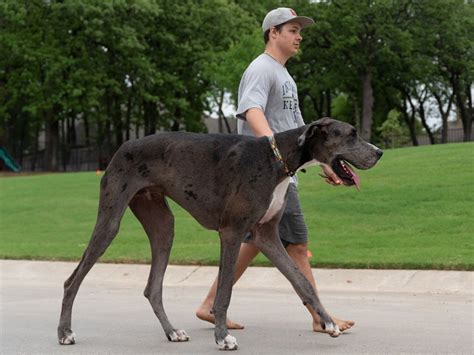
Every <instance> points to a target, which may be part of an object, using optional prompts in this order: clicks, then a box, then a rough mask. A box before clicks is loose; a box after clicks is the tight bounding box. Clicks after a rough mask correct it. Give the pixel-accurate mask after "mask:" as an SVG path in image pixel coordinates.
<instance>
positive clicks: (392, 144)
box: [383, 128, 474, 148]
mask: <svg viewBox="0 0 474 355" xmlns="http://www.w3.org/2000/svg"><path fill="white" fill-rule="evenodd" d="M433 137H434V141H435V144H439V143H441V132H436V133H434V134H433ZM416 140H417V142H418V145H430V144H431V142H430V137H429V136H428V134H426V133H424V134H418V135H417V136H416ZM463 141H464V130H463V129H462V128H455V129H450V130H448V132H447V142H446V143H460V142H463ZM470 141H474V130H473V131H472V132H471V137H470ZM383 145H384V148H402V147H412V146H413V141H412V140H411V138H410V137H409V136H406V135H403V136H401V135H393V136H390V137H389V138H388V139H386V140H385V141H384V142H383Z"/></svg>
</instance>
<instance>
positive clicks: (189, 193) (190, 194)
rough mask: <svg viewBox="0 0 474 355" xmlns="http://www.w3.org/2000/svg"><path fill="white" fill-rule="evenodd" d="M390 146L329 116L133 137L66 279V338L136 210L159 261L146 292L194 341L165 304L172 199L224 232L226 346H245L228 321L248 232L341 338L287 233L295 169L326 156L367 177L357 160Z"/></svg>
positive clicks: (221, 298)
mask: <svg viewBox="0 0 474 355" xmlns="http://www.w3.org/2000/svg"><path fill="white" fill-rule="evenodd" d="M381 156H382V151H381V150H380V149H378V148H377V147H375V146H373V145H371V144H369V143H367V142H365V141H364V140H362V139H361V138H360V137H359V136H358V135H357V132H356V130H355V129H354V127H353V126H351V125H349V124H347V123H344V122H340V121H336V120H333V119H331V118H322V119H320V120H318V121H315V122H313V123H311V124H309V125H306V126H303V127H300V128H296V129H293V130H289V131H286V132H282V133H278V134H275V136H274V137H273V139H271V138H268V137H262V138H255V137H250V136H242V135H232V134H196V133H184V132H163V133H158V134H155V135H151V136H147V137H144V138H141V139H137V140H131V141H128V142H126V143H124V144H123V145H122V146H121V147H120V148H119V149H118V151H117V152H116V153H115V155H114V157H113V158H112V161H111V162H110V164H109V166H108V167H107V170H106V171H105V174H104V176H103V177H102V180H101V183H100V200H99V211H98V216H97V222H96V225H95V229H94V231H93V233H92V237H91V240H90V241H89V245H88V246H87V248H86V250H85V252H84V254H83V256H82V259H81V261H80V262H79V265H78V266H77V268H76V269H75V270H74V272H73V273H72V275H71V276H70V277H69V278H68V279H67V280H66V282H65V283H64V298H63V302H62V310H61V318H60V321H59V326H58V338H59V343H60V344H74V343H75V338H74V333H73V331H72V330H71V313H72V306H73V302H74V299H75V297H76V294H77V291H78V289H79V286H80V285H81V282H82V281H83V279H84V277H85V276H86V274H87V273H88V272H89V270H90V269H91V268H92V266H93V265H94V263H95V262H96V261H97V260H98V259H99V257H100V256H101V255H102V254H103V253H104V252H105V250H106V249H107V247H108V246H109V245H110V243H111V242H112V240H113V239H114V237H115V236H116V235H117V233H118V230H119V227H120V221H121V219H122V216H123V214H124V212H125V210H126V208H127V206H129V207H130V209H131V210H132V212H133V213H134V214H135V216H136V217H137V218H138V220H139V221H140V222H141V224H142V225H143V228H144V229H145V232H146V234H147V235H148V238H149V240H150V245H151V252H152V261H151V270H150V275H149V279H148V283H147V286H146V288H145V292H144V294H145V297H147V298H148V299H149V301H150V303H151V306H152V308H153V311H154V312H155V314H156V316H157V317H158V319H159V321H160V322H161V325H162V327H163V330H164V332H165V334H166V336H167V337H168V339H169V340H170V341H172V342H180V341H188V340H189V336H188V335H187V334H186V332H185V331H184V330H181V329H177V328H175V327H174V326H173V325H171V323H170V321H169V320H168V317H167V315H166V313H165V310H164V308H163V302H162V289H163V277H164V273H165V270H166V267H167V264H168V259H169V255H170V251H171V246H172V243H173V235H174V230H173V229H174V218H173V214H172V213H171V210H170V208H169V206H168V203H167V201H166V197H169V198H171V199H172V200H174V201H175V202H177V203H178V204H179V205H180V206H182V207H183V208H184V209H186V210H187V211H188V212H189V213H190V214H191V215H192V216H193V217H194V218H195V219H196V220H197V221H198V222H199V223H200V224H201V225H202V226H204V227H205V228H207V229H212V230H216V231H218V232H219V236H220V240H221V254H220V256H221V257H220V266H219V276H218V288H217V295H216V299H215V303H214V306H213V314H214V315H215V319H216V325H215V340H216V343H217V344H218V347H219V349H222V350H234V349H237V341H236V339H235V337H233V336H232V335H230V334H229V332H228V330H227V327H226V316H227V308H228V306H229V302H230V298H231V293H232V281H233V275H234V269H235V263H236V260H237V256H238V253H239V248H240V244H241V242H242V240H243V239H244V237H245V236H246V235H248V233H249V232H250V234H251V236H252V237H251V238H252V241H253V243H255V245H256V246H257V247H258V248H259V249H260V250H261V251H262V252H263V254H265V255H266V256H267V257H268V259H270V261H271V262H272V263H273V264H274V265H275V266H276V267H277V268H278V269H279V270H280V271H281V272H282V273H283V275H285V276H286V277H287V279H288V280H289V281H290V282H291V284H292V285H293V287H294V289H295V291H296V292H297V294H298V295H299V297H300V298H301V300H302V301H303V304H305V305H306V304H308V305H310V306H311V307H312V308H313V309H314V310H315V311H316V312H317V313H318V314H319V316H320V318H321V326H322V327H323V328H324V329H325V330H326V331H327V332H328V333H329V334H330V335H331V336H333V337H336V336H338V335H339V334H340V331H339V329H338V327H337V325H336V324H335V323H334V322H333V320H332V319H331V317H330V316H329V315H328V313H327V312H326V310H325V309H324V307H323V306H322V304H321V302H320V300H319V298H318V295H317V294H316V292H315V290H314V289H313V287H312V286H311V284H310V283H309V281H308V280H307V279H306V278H305V276H304V275H303V274H302V273H301V272H300V271H299V270H298V268H297V267H296V266H295V264H294V263H293V261H292V260H291V258H290V257H289V256H288V254H287V252H286V251H285V249H284V248H283V245H282V243H281V241H280V239H279V236H278V223H279V221H280V218H281V215H282V213H283V209H284V205H285V197H286V191H287V187H288V184H289V180H290V176H292V175H293V174H294V173H295V172H296V171H298V170H301V169H304V168H305V167H306V166H309V165H312V164H320V165H323V164H326V165H327V166H330V167H331V168H332V169H333V171H334V172H335V173H336V174H337V175H338V176H339V177H340V178H341V180H342V181H343V183H344V184H345V185H348V186H351V185H356V186H357V187H358V185H359V182H358V181H359V178H358V176H357V175H356V173H355V172H354V171H353V170H352V169H351V168H350V166H349V163H350V164H352V165H353V166H355V167H356V168H358V169H369V168H371V167H372V166H374V165H375V164H376V162H377V161H378V159H379V158H380V157H381Z"/></svg>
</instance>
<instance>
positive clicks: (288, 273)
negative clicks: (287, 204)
mask: <svg viewBox="0 0 474 355" xmlns="http://www.w3.org/2000/svg"><path fill="white" fill-rule="evenodd" d="M278 222H279V218H274V219H273V220H271V221H269V222H267V223H264V224H262V225H260V226H259V227H258V228H257V230H256V238H255V245H256V246H257V247H258V248H259V249H260V251H261V252H262V253H263V254H264V255H265V256H266V257H267V258H268V259H269V260H270V261H271V262H272V263H273V265H275V266H276V267H277V268H278V270H280V272H281V273H282V274H283V275H284V276H285V277H286V278H287V279H288V280H289V281H290V283H291V284H292V286H293V288H294V289H295V291H296V293H297V294H298V296H299V297H300V298H301V300H302V301H303V304H304V305H307V304H308V305H310V306H311V307H312V308H313V309H314V310H315V311H316V313H317V314H318V315H319V316H320V317H321V327H322V328H323V329H325V330H326V331H328V333H329V335H331V336H332V337H337V336H339V335H340V334H341V332H340V330H339V327H338V326H337V325H336V324H335V323H334V322H333V320H332V319H331V317H330V316H329V315H328V313H327V312H326V310H325V309H324V307H323V305H322V304H321V301H320V300H319V297H318V295H317V293H316V291H315V290H314V288H313V286H312V285H311V283H310V282H309V281H308V279H306V277H305V276H304V275H303V273H302V272H301V271H300V270H299V269H298V267H297V266H296V264H295V263H294V262H293V260H292V259H291V258H290V256H289V255H288V253H287V252H286V250H285V248H283V245H282V243H281V240H280V236H279V233H278Z"/></svg>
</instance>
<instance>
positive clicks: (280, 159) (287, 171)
mask: <svg viewBox="0 0 474 355" xmlns="http://www.w3.org/2000/svg"><path fill="white" fill-rule="evenodd" d="M267 138H268V142H269V143H270V146H271V147H272V150H273V154H275V157H276V158H277V160H278V162H279V163H280V164H281V165H283V169H284V170H285V174H286V175H288V176H294V175H295V171H292V170H290V169H289V168H288V165H286V163H285V161H284V160H283V157H282V156H281V153H280V150H279V149H278V147H277V144H276V140H275V137H274V136H267Z"/></svg>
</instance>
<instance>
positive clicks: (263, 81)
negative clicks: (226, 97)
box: [236, 66, 273, 120]
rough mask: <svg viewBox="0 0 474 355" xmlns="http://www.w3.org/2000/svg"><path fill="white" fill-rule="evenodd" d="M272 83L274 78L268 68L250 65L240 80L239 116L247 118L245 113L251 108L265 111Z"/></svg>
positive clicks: (243, 118)
mask: <svg viewBox="0 0 474 355" xmlns="http://www.w3.org/2000/svg"><path fill="white" fill-rule="evenodd" d="M272 85H273V79H272V75H271V72H270V71H269V70H268V69H266V68H262V67H261V66H249V67H248V68H247V70H246V71H245V73H244V75H243V76H242V79H241V80H240V85H239V97H238V100H239V104H238V107H237V113H236V116H237V118H240V119H242V120H245V113H246V112H247V110H249V109H251V108H259V109H261V110H262V111H264V112H265V108H266V106H267V101H268V95H269V94H270V90H271V88H272Z"/></svg>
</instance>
